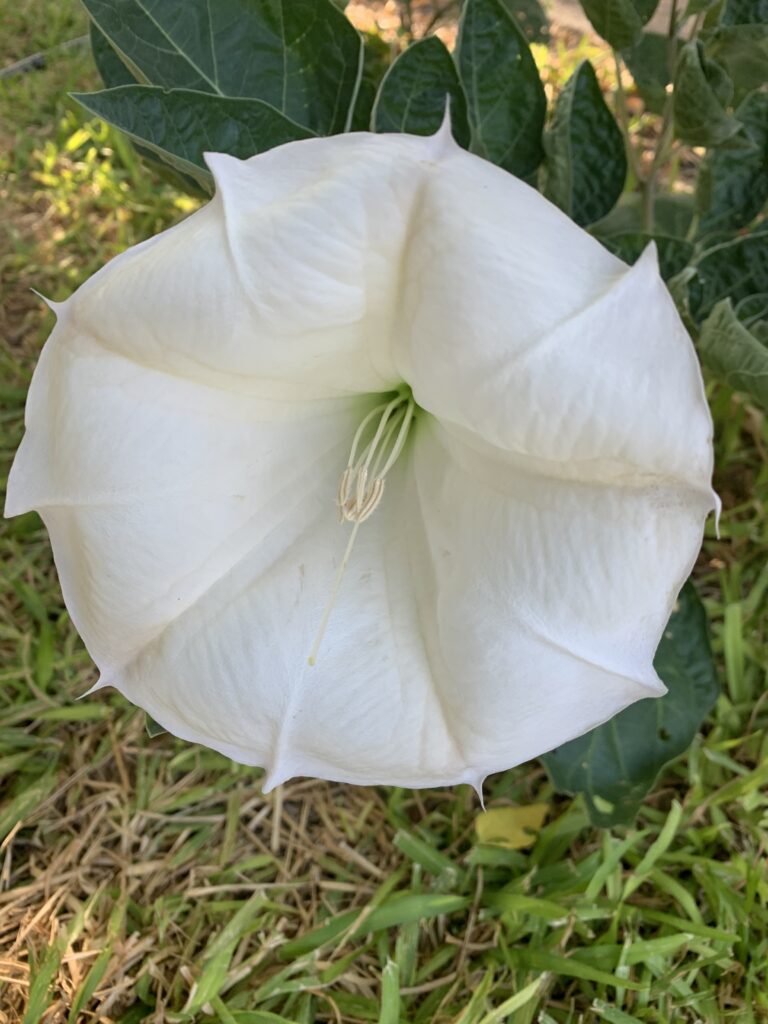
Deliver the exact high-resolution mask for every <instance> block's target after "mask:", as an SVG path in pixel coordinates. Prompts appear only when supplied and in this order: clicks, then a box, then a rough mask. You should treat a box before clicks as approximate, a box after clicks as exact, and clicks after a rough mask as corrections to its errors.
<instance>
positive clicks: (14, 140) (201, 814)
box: [0, 0, 768, 1024]
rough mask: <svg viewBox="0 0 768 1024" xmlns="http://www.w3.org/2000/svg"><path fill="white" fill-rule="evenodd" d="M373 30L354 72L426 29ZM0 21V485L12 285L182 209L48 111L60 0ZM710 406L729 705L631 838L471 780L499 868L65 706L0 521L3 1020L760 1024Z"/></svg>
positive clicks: (719, 405)
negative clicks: (525, 819) (538, 824)
mask: <svg viewBox="0 0 768 1024" xmlns="http://www.w3.org/2000/svg"><path fill="white" fill-rule="evenodd" d="M352 6H353V7H355V8H361V9H362V8H363V7H364V6H365V5H363V4H353V5H352ZM414 6H416V5H414ZM372 9H373V14H374V16H375V17H374V18H373V21H372V22H371V25H370V26H369V27H373V28H374V29H375V30H376V37H375V38H374V39H371V40H369V49H370V50H371V53H372V55H373V56H372V57H371V59H372V60H374V59H377V55H378V58H380V59H381V60H384V61H386V60H388V59H389V55H390V52H391V51H392V49H397V48H398V47H399V46H400V45H401V43H402V39H403V32H404V29H410V30H413V31H414V32H416V33H417V34H418V33H419V32H420V31H422V30H423V29H424V28H426V27H427V26H428V22H429V16H426V15H423V14H421V13H420V12H419V10H418V8H417V9H416V11H415V12H414V22H413V24H410V25H409V24H408V23H407V21H406V24H405V25H404V26H403V23H402V21H400V20H399V15H400V14H401V10H400V9H398V7H397V6H396V5H395V4H393V3H390V4H387V5H384V4H378V5H372ZM358 13H359V15H360V17H363V15H364V13H365V12H364V11H362V10H361V11H359V12H358ZM434 13H435V11H433V14H434ZM406 14H407V11H406ZM448 14H449V15H450V12H448ZM2 16H3V23H4V26H5V31H4V35H3V37H2V39H0V48H1V52H0V65H7V64H10V63H12V62H13V61H15V60H17V59H18V58H19V57H21V56H25V55H27V54H31V53H34V52H35V51H39V50H44V51H46V53H47V56H46V62H45V67H43V68H40V69H37V70H33V71H30V72H29V73H27V74H22V75H16V76H11V77H6V78H3V79H0V152H1V153H2V155H1V156H0V172H2V175H3V183H2V186H0V188H1V189H2V202H3V207H4V218H3V223H2V225H0V276H1V279H2V285H3V306H4V309H3V313H2V321H0V335H1V336H2V338H1V340H0V400H1V401H2V411H1V412H0V415H1V416H2V455H3V459H4V462H5V465H6V468H7V464H8V463H9V462H10V458H11V456H12V454H13V452H14V451H15V449H16V447H17V445H18V441H19V439H20V436H21V431H22V419H23V404H24V398H25V395H26V389H27V386H28V383H29V379H30V376H31V372H32V368H33V366H34V363H35V361H36V358H37V354H38V352H39V348H40V345H41V344H42V341H43V340H44V338H45V336H46V334H47V332H48V331H49V330H50V326H51V317H50V314H48V313H47V312H46V311H45V309H44V307H43V306H42V304H41V303H40V302H39V300H38V299H37V298H36V296H35V295H34V294H33V293H32V292H31V289H32V288H35V289H36V290H38V291H40V292H42V293H44V294H46V295H48V296H50V297H51V298H54V299H61V298H64V297H65V296H66V295H67V294H69V293H70V292H71V290H72V289H73V288H74V287H76V286H77V285H78V284H79V283H80V282H81V281H82V280H84V279H85V278H86V277H88V276H89V275H90V274H91V273H93V271H95V270H96V269H97V268H98V267H99V266H101V265H102V264H103V263H104V262H105V260H107V259H109V258H110V257H111V256H112V255H114V254H115V253H117V252H119V251H121V250H123V249H124V248H126V247H127V246H129V245H131V244H133V243H134V242H137V241H139V240H141V239H142V238H145V237H146V236H148V235H150V234H153V233H155V232H157V231H158V230H160V229H161V228H163V227H165V226H167V225H168V224H169V223H171V222H173V221H174V220H177V219H179V218H181V217H182V216H184V215H185V214H186V213H188V212H189V211H190V210H191V209H193V208H194V207H195V205H196V202H197V201H196V200H195V199H193V198H191V197H190V196H188V195H186V194H183V193H181V192H178V191H176V190H175V189H174V187H173V186H172V185H171V184H169V183H167V181H165V180H163V179H161V178H159V177H157V176H156V175H153V174H152V173H148V172H147V170H146V169H145V168H144V167H143V166H141V165H140V163H139V161H138V159H137V157H136V155H135V153H134V151H133V150H132V149H131V147H130V145H129V144H128V143H127V142H126V141H125V139H124V137H122V136H120V135H119V134H118V133H117V132H116V131H114V129H112V128H109V127H108V126H107V125H105V124H104V123H103V122H101V121H99V120H96V119H90V118H89V117H88V116H87V115H85V114H84V113H83V111H82V109H81V108H79V107H77V105H76V104H75V103H74V102H72V101H71V100H68V99H67V93H68V92H70V91H84V90H89V89H94V88H98V86H99V82H98V78H97V76H96V73H95V69H94V67H93V65H92V63H91V57H90V54H89V51H88V49H87V47H86V46H85V45H81V44H78V43H76V44H74V45H72V46H62V44H64V43H66V42H67V41H69V40H72V39H78V38H79V37H81V36H83V35H84V34H85V33H86V32H87V22H86V18H85V15H84V14H83V13H82V12H81V11H80V9H79V8H78V7H77V5H76V4H75V2H74V0H19V2H17V3H15V4H14V5H13V6H12V7H11V5H10V2H9V0H5V3H4V7H3V10H2ZM376 18H378V22H379V25H380V26H381V25H382V24H383V25H384V27H383V28H381V27H380V28H378V29H377V28H376ZM420 19H421V20H420ZM425 19H426V20H425ZM442 25H443V28H444V30H445V31H446V32H448V33H450V31H451V21H450V17H447V18H446V19H444V20H443V22H442ZM433 27H434V26H433ZM533 49H534V55H535V58H536V61H537V63H538V65H539V68H540V70H541V72H542V77H543V80H544V82H545V85H546V89H547V92H548V98H549V99H550V101H551V100H552V98H553V96H554V95H556V94H559V93H560V91H561V90H562V87H563V84H564V83H565V82H566V81H567V80H568V78H569V77H570V76H571V73H572V72H573V71H574V69H575V68H576V67H577V65H578V64H579V62H580V61H581V60H582V59H583V58H585V57H588V58H589V59H590V60H591V61H592V63H593V64H594V66H595V68H596V70H597V77H598V81H599V83H600V85H601V87H602V89H603V90H604V92H605V93H606V95H607V97H608V102H609V103H611V104H613V103H618V108H617V109H618V110H619V113H620V116H622V117H624V118H625V119H626V124H627V126H628V128H629V130H630V132H631V135H632V138H633V140H634V143H635V147H636V148H635V150H634V157H633V159H634V160H635V161H636V162H637V167H636V170H637V173H638V174H639V175H643V174H645V175H646V178H647V172H648V170H649V169H651V170H652V172H653V178H652V182H653V183H652V185H651V189H652V191H654V190H656V188H657V187H658V185H660V184H661V185H663V186H664V187H665V188H668V189H669V188H671V189H673V190H675V191H677V192H680V193H681V194H685V193H686V190H688V191H689V190H690V181H691V168H694V169H695V167H696V166H697V164H698V163H700V161H701V152H700V151H697V150H696V149H695V148H694V147H690V146H689V147H687V148H681V149H679V150H678V151H677V153H676V155H675V157H674V159H672V157H671V154H670V153H669V152H664V150H663V148H662V147H663V146H664V145H665V144H664V138H663V121H662V120H660V115H658V114H654V112H653V111H651V110H650V109H649V107H648V106H647V97H646V100H641V99H640V98H639V96H638V91H637V87H636V85H635V84H634V83H633V81H632V79H631V78H630V77H629V76H628V75H627V74H626V72H623V73H622V72H620V73H619V77H618V78H617V72H616V68H615V66H614V64H613V58H612V56H611V52H610V51H609V50H608V49H606V48H605V47H604V46H603V45H602V44H601V43H600V42H599V41H598V40H597V39H596V37H594V36H587V37H582V35H581V34H580V33H579V32H575V31H572V30H569V29H564V28H562V27H560V28H558V27H557V26H555V27H554V28H553V29H552V32H551V35H550V38H549V39H548V40H546V41H542V42H540V43H537V44H535V45H534V48H533ZM660 152H661V154H662V156H661V158H658V159H657V156H656V155H655V154H659V153H660ZM654 161H656V164H657V165H656V166H655V167H654ZM632 173H634V172H632ZM708 391H709V397H710V400H711V405H712V409H713V415H714V417H715V429H716V442H717V452H716V457H717V467H718V468H717V477H716V481H715V482H716V487H717V489H718V491H719V493H720V495H721V496H722V498H723V503H724V511H723V516H722V520H721V527H720V538H719V539H716V538H715V537H714V535H713V533H712V531H713V526H712V525H710V528H709V529H710V534H709V535H708V537H707V540H706V543H705V547H704V551H703V553H702V556H701V559H700V562H699V565H698V566H697V569H696V573H695V579H696V582H697V585H698V589H699V592H700V594H701V595H702V596H703V597H704V600H705V605H706V610H707V613H708V617H709V621H710V623H711V628H712V633H713V646H714V652H715V657H716V660H717V663H718V667H719V670H720V675H721V680H722V684H723V689H722V695H721V697H720V698H719V700H718V703H717V706H716V708H715V710H714V711H713V713H712V715H711V716H710V718H709V719H708V720H707V722H706V724H705V727H704V729H703V731H702V734H701V735H699V736H698V737H697V738H696V740H695V741H694V744H693V747H692V748H691V749H690V751H689V752H688V753H687V754H686V755H685V756H684V757H681V758H679V759H678V760H677V761H675V762H674V763H673V764H671V765H670V766H669V767H668V768H667V769H666V770H665V772H664V774H663V776H662V778H661V779H660V781H659V784H658V785H657V788H656V790H655V792H654V794H653V795H652V796H651V797H650V798H649V799H648V800H646V802H645V803H644V805H643V807H642V810H641V812H640V814H639V816H638V818H637V821H636V822H635V824H634V825H633V826H632V827H615V828H613V829H610V830H602V831H601V830H598V829H595V828H593V827H592V826H591V825H590V824H589V820H588V817H587V813H586V809H585V806H584V804H583V803H582V802H581V800H580V799H577V800H571V799H566V798H563V797H561V796H558V795H557V794H555V793H554V792H553V788H552V785H551V783H550V782H549V780H548V777H547V775H546V773H545V771H544V770H543V769H542V768H541V767H540V766H539V765H538V764H536V765H528V766H524V767H522V768H520V769H517V770H514V771H511V772H507V773H504V774H503V775H498V776H494V777H492V778H491V779H489V780H488V783H487V786H486V794H485V798H486V804H487V806H488V807H489V808H491V809H496V810H498V809H501V808H520V807H523V808H527V809H528V810H530V809H531V807H535V806H536V805H546V808H545V809H546V820H545V824H544V826H543V828H542V829H541V831H540V832H539V833H538V835H537V836H534V835H530V836H527V837H526V836H523V837H522V838H521V836H520V835H519V834H518V830H517V829H516V828H515V827H514V826H519V825H520V818H519V815H518V817H517V818H515V817H514V816H513V819H512V821H504V820H502V822H501V823H498V822H497V824H496V826H495V833H496V834H497V835H498V833H502V834H503V836H502V838H505V840H506V841H505V843H502V844H500V843H498V842H496V843H489V842H487V841H485V840H487V839H488V823H487V819H483V818H482V817H480V808H479V805H478V801H477V798H476V796H475V794H474V793H473V792H472V791H471V790H469V789H465V788H461V787H459V788H456V789H454V790H445V791H422V792H412V791H404V790H398V789H383V788H382V789H364V788H353V787H348V786H343V785H334V784H328V783H322V782H315V781H311V780H298V781H294V782H291V783H288V784H286V785H284V786H282V787H279V788H278V789H277V790H276V791H275V792H273V793H272V794H270V795H269V796H268V797H264V796H262V795H261V794H260V792H259V775H258V773H257V772H254V771H253V770H251V769H247V768H243V767H239V766H237V765H233V764H232V763H230V762H228V761H226V760H225V759H224V758H222V757H220V756H218V755H216V754H214V753H212V752H210V751H207V750H204V749H202V748H199V747H194V746H190V745H186V744H182V743H177V742H176V741H174V740H173V739H172V738H171V737H168V736H166V735H162V736H158V737H155V738H151V737H150V736H149V735H148V734H147V731H146V729H145V721H144V716H143V714H142V713H141V712H137V711H136V710H135V709H134V708H132V707H130V706H129V705H127V704H126V703H125V702H124V701H122V699H121V698H119V696H117V695H101V696H100V697H99V699H97V700H89V701H87V702H83V703H76V702H75V701H73V696H74V695H76V694H79V693H81V692H83V691H84V690H85V689H86V688H87V687H88V686H89V685H90V684H91V683H92V682H93V675H92V674H93V670H92V667H91V665H90V662H89V659H88V657H87V655H86V654H85V652H84V650H83V648H82V645H81V644H80V642H79V640H78V638H77V636H76V634H75V632H74V630H73V628H72V626H71V624H70V622H69V619H68V617H67V615H66V612H65V610H64V607H63V603H62V600H61V595H60V592H59V589H58V585H57V581H56V577H55V572H54V570H53V567H52V564H51V559H50V551H49V547H48V542H47V538H46V535H45V532H44V531H43V530H42V528H41V525H40V522H39V520H38V519H37V517H36V516H34V515H29V516H24V517H22V518H20V519H17V520H13V521H11V522H5V523H3V525H2V538H1V539H0V558H1V559H2V575H1V576H0V588H1V591H2V592H1V594H0V652H2V666H1V667H0V683H1V684H2V685H1V686H0V1022H3V1024H11V1022H13V1024H16V1022H20V1021H23V1022H25V1024H35V1022H37V1021H45V1022H47V1024H54V1022H55V1024H58V1022H68V1024H79V1022H81V1021H83V1022H86V1021H94V1022H100V1024H109V1022H122V1024H136V1022H139V1021H146V1022H152V1024H161V1022H173V1021H180V1022H181V1021H183V1022H200V1024H207V1022H215V1021H218V1022H221V1024H232V1022H238V1024H267V1022H273V1024H275V1022H281V1021H282V1022H286V1021H288V1022H294V1024H311V1022H314V1021H339V1022H344V1024H353V1022H354V1024H357V1022H364V1021H373V1022H380V1024H396V1022H399V1021H407V1022H411V1024H422V1022H424V1024H427V1022H430V1024H431V1022H435V1024H448V1022H452V1024H502V1022H505V1021H506V1022H508V1024H533V1022H537V1021H538V1022H541V1024H566V1022H569V1024H571V1022H572V1024H576V1022H577V1021H584V1022H591V1021H595V1022H596V1021H607V1022H609V1024H633V1022H650V1024H662V1022H664V1024H666V1022H670V1024H673V1022H674V1024H676V1022H690V1024H694V1022H699V1021H703V1022H706V1024H720V1022H730V1021H734V1022H745V1024H746V1022H753V1021H755V1022H760V1021H766V1020H768V995H766V990H767V989H768V977H767V976H766V964H767V963H768V879H767V878H766V872H765V854H766V848H767V847H768V814H767V808H768V800H767V799H766V795H765V793H766V782H768V757H767V756H766V754H767V753H768V744H767V741H766V737H765V732H764V728H765V724H766V721H767V720H768V705H767V703H766V692H768V691H767V689H766V677H767V674H768V648H766V640H767V639H768V622H767V621H766V603H767V602H766V589H768V560H767V558H766V555H767V554H768V514H767V513H766V508H767V507H768V502H767V500H766V499H768V426H766V421H765V417H764V415H763V414H761V413H760V412H758V411H757V409H756V408H755V407H753V406H752V405H751V404H750V403H749V401H748V400H747V399H746V398H745V397H744V396H743V395H742V394H739V393H734V392H733V391H731V390H730V389H729V388H728V387H727V386H725V385H724V384H723V383H722V382H721V381H719V380H716V379H714V378H713V379H711V380H708ZM534 817H535V813H534ZM478 825H480V832H479V833H478ZM491 831H492V832H493V831H494V830H493V829H492V830H491ZM481 840H483V841H481ZM521 843H522V844H524V845H521ZM515 847H516V848H515Z"/></svg>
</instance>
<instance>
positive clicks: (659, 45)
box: [622, 32, 672, 114]
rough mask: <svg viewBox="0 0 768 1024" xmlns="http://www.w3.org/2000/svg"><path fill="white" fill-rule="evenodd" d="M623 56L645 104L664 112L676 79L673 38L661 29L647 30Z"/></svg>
mask: <svg viewBox="0 0 768 1024" xmlns="http://www.w3.org/2000/svg"><path fill="white" fill-rule="evenodd" d="M622 57H623V58H624V61H625V63H626V65H627V67H628V68H629V70H630V72H631V73H632V77H633V78H634V80H635V85H636V86H637V89H638V92H639V93H640V95H641V96H642V98H643V102H644V103H645V106H646V107H647V108H648V110H651V111H653V113H656V114H660V113H661V112H662V110H663V108H664V104H665V102H666V99H667V86H668V85H669V83H670V82H671V81H672V73H671V70H670V42H669V39H668V38H667V37H666V36H662V35H660V34H659V33H658V32H643V34H642V35H641V36H640V38H639V39H638V41H637V42H636V43H635V45H634V46H632V47H630V48H629V49H627V50H624V52H623V53H622Z"/></svg>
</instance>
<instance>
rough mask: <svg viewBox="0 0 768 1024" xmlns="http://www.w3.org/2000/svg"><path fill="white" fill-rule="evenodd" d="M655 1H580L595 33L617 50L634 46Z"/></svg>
mask: <svg viewBox="0 0 768 1024" xmlns="http://www.w3.org/2000/svg"><path fill="white" fill-rule="evenodd" d="M657 2H658V0H582V7H583V8H584V13H585V14H586V15H587V17H588V18H589V20H590V21H591V22H592V24H593V26H594V28H595V31H596V32H597V33H598V34H599V35H601V36H602V37H603V39H605V40H606V42H608V43H610V44H611V46H613V47H614V48H615V49H617V50H623V49H624V48H625V47H627V46H633V45H634V44H635V43H636V42H637V41H638V39H639V38H640V33H641V32H642V30H643V25H645V23H646V22H647V21H648V20H649V19H650V18H651V16H652V15H653V12H654V10H655V9H656V4H657Z"/></svg>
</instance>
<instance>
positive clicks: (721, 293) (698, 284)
mask: <svg viewBox="0 0 768 1024" xmlns="http://www.w3.org/2000/svg"><path fill="white" fill-rule="evenodd" d="M763 292H768V231H763V232H754V233H753V234H751V235H744V236H742V237H739V238H734V239H732V240H731V241H728V242H723V243H722V245H716V246H714V247H713V248H712V249H708V250H707V251H706V252H705V253H703V255H702V256H701V258H700V259H699V260H698V262H697V264H696V276H695V278H694V279H693V280H692V281H691V284H690V289H689V296H690V298H689V302H690V310H691V315H692V316H693V318H694V319H695V320H696V321H697V322H698V321H700V320H703V319H704V318H705V317H706V316H708V315H709V313H710V311H711V310H712V309H713V307H714V306H715V305H716V304H717V303H718V302H720V300H721V299H727V298H730V299H732V300H733V301H734V302H740V301H741V300H742V299H746V298H748V297H749V296H751V295H758V294H762V293H763Z"/></svg>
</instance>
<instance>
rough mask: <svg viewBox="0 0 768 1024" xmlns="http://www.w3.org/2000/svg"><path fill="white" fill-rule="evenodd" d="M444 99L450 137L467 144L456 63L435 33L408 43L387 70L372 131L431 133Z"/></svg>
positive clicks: (442, 110) (464, 105)
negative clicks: (449, 122)
mask: <svg viewBox="0 0 768 1024" xmlns="http://www.w3.org/2000/svg"><path fill="white" fill-rule="evenodd" d="M448 100H450V107H451V126H452V129H453V134H454V137H455V139H456V141H457V142H458V143H459V144H460V145H462V146H468V145H469V140H470V134H469V123H468V122H467V101H466V98H465V96H464V90H463V89H462V87H461V82H460V81H459V75H458V72H457V71H456V65H455V64H454V63H453V60H452V59H451V55H450V53H448V51H447V50H446V48H445V46H443V44H442V43H441V42H440V40H439V39H438V38H437V36H430V37H429V38H427V39H422V40H421V41H420V42H418V43H414V44H413V45H412V46H409V47H408V49H407V50H405V52H404V53H402V54H400V56H399V57H398V58H397V60H396V61H395V62H394V63H393V64H392V66H391V67H390V68H389V70H388V71H387V73H386V75H385V76H384V80H383V81H382V83H381V86H380V87H379V92H378V95H377V96H376V102H375V103H374V106H373V114H372V117H371V127H372V128H373V130H374V131H376V132H410V133H411V134H413V135H432V134H433V133H434V132H436V131H437V130H438V128H439V127H440V125H441V124H442V121H443V118H444V116H445V109H446V102H447V101H448Z"/></svg>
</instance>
